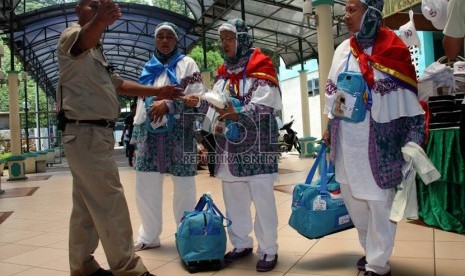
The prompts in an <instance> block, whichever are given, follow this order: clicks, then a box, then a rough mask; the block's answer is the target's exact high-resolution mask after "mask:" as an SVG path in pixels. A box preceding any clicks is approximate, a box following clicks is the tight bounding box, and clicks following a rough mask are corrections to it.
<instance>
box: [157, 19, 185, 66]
mask: <svg viewBox="0 0 465 276" xmlns="http://www.w3.org/2000/svg"><path fill="white" fill-rule="evenodd" d="M161 30H170V31H171V32H172V33H173V34H174V35H175V36H176V43H175V44H174V46H173V49H171V51H170V52H169V53H167V54H164V53H162V52H160V51H158V49H157V47H155V53H154V54H155V57H156V58H157V59H158V60H159V61H160V62H161V63H163V64H166V63H168V62H169V61H170V59H171V58H172V57H173V56H174V55H176V54H177V53H178V43H179V31H178V27H177V26H176V25H174V24H173V23H170V22H162V23H160V24H158V25H157V27H156V28H155V39H157V34H158V32H159V31H161Z"/></svg>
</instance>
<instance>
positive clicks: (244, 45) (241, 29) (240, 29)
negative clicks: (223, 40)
mask: <svg viewBox="0 0 465 276" xmlns="http://www.w3.org/2000/svg"><path fill="white" fill-rule="evenodd" d="M222 31H231V32H234V33H235V34H236V38H237V44H236V56H235V57H233V58H229V57H228V56H226V55H225V54H224V53H223V59H224V60H225V62H226V64H227V65H235V64H237V63H238V62H239V60H240V59H242V58H244V57H249V56H250V54H251V53H252V51H251V50H250V49H251V48H252V46H253V41H252V37H251V36H250V35H249V33H248V28H247V24H245V22H244V21H243V20H241V19H237V18H236V19H231V20H228V21H226V22H225V23H223V24H222V25H221V26H220V27H219V28H218V33H221V32H222Z"/></svg>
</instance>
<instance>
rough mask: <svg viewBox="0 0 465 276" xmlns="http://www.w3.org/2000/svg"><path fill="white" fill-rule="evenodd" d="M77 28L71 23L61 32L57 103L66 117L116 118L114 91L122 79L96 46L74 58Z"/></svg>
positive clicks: (74, 118)
mask: <svg viewBox="0 0 465 276" xmlns="http://www.w3.org/2000/svg"><path fill="white" fill-rule="evenodd" d="M80 31H81V26H79V25H78V24H75V23H74V24H73V25H72V26H71V27H69V28H68V29H66V30H65V31H64V32H63V33H62V34H61V37H60V41H59V43H58V47H57V53H58V64H59V68H60V79H59V82H58V87H57V104H58V105H60V104H62V108H63V110H64V111H65V114H66V117H67V118H68V119H73V120H100V119H105V120H116V118H118V115H119V113H120V105H119V101H118V98H117V95H116V91H115V90H116V88H117V87H119V86H120V85H121V84H122V83H123V79H122V78H121V77H120V76H119V75H118V74H116V73H111V72H109V71H108V70H107V69H106V68H105V67H106V66H107V65H108V63H107V62H106V59H105V57H104V55H103V53H102V51H101V50H100V49H99V47H95V48H92V49H90V50H87V51H85V52H83V53H82V54H80V55H79V56H76V57H75V56H73V55H72V54H71V48H72V46H73V45H74V43H76V41H77V39H78V36H79V32H80ZM61 97H63V102H62V103H61V100H60V99H61Z"/></svg>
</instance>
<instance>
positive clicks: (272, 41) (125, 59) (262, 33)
mask: <svg viewBox="0 0 465 276" xmlns="http://www.w3.org/2000/svg"><path fill="white" fill-rule="evenodd" d="M1 1H5V0H0V2H1ZM8 1H13V2H15V3H16V4H17V2H18V1H19V0H6V2H8ZM307 1H310V0H307ZM184 2H185V4H186V6H187V7H188V9H189V10H190V12H191V14H193V17H194V19H191V18H188V17H187V16H184V15H180V14H177V13H174V12H171V11H168V10H165V9H161V8H157V7H153V6H147V5H140V4H132V3H118V4H119V5H120V7H121V9H122V12H123V16H122V17H121V18H120V19H119V20H117V22H115V23H114V24H113V25H111V26H110V27H109V29H108V30H107V31H106V32H105V34H104V37H103V43H104V52H105V54H106V55H107V57H108V59H109V62H111V63H112V64H114V65H116V66H117V70H118V72H119V73H120V74H121V75H122V76H123V77H124V78H127V79H130V80H135V81H137V79H138V76H139V74H140V72H141V70H142V68H143V66H144V64H145V62H146V61H147V60H148V59H149V58H150V56H151V55H152V53H153V50H154V38H153V31H154V29H155V26H156V25H157V24H158V23H160V22H162V21H170V22H173V23H174V24H176V25H177V26H178V27H179V30H180V43H179V46H180V49H181V51H183V52H185V53H186V52H188V51H190V50H191V49H192V48H193V47H194V46H195V45H196V44H197V43H200V42H201V39H203V38H209V39H214V40H216V39H218V38H219V36H218V33H217V29H218V27H219V26H220V25H221V24H222V23H224V22H225V21H227V20H229V19H232V18H245V21H246V23H247V25H248V26H249V27H250V33H251V34H252V35H253V38H254V44H255V46H256V47H260V48H267V49H269V50H271V51H272V52H274V53H276V54H278V55H279V56H280V57H281V58H282V59H283V60H284V62H285V64H286V66H288V67H290V66H293V65H296V64H299V63H303V61H305V60H308V59H312V58H318V51H317V48H318V47H317V36H316V25H315V24H316V21H315V20H314V19H310V20H309V19H308V18H305V17H304V15H303V13H302V5H303V2H304V1H303V0H281V1H279V0H271V1H270V0H215V1H214V0H185V1H184ZM4 3H5V2H4ZM345 3H346V0H334V4H333V9H332V10H333V32H332V33H331V34H328V35H332V36H333V37H334V39H335V45H339V44H340V43H341V42H342V41H343V40H344V39H345V38H347V37H348V32H347V28H346V26H345V24H344V22H343V20H342V16H343V15H344V8H345ZM74 7H75V3H68V4H60V5H55V6H51V7H47V8H42V9H38V10H35V11H32V12H27V13H24V14H20V15H15V16H14V22H13V23H12V24H8V20H6V21H1V20H0V31H3V32H4V33H7V34H8V33H9V32H11V26H10V25H13V37H14V39H13V41H14V43H13V51H14V53H15V55H16V56H17V57H18V58H19V59H20V60H21V62H23V64H24V65H25V68H26V70H27V71H28V73H29V75H30V76H32V77H33V78H34V79H35V80H36V81H37V82H38V84H39V86H40V87H41V88H43V89H44V90H45V91H46V93H47V95H49V96H51V97H52V98H55V89H56V85H57V81H58V65H57V57H56V45H57V42H58V39H59V36H60V34H61V32H62V31H63V30H64V29H65V28H66V27H68V26H69V25H70V24H71V23H73V22H77V17H76V14H75V11H74ZM7 11H8V9H6V8H5V7H4V8H3V10H2V12H3V13H4V15H5V14H8V12H7ZM0 19H1V18H0ZM9 40H10V35H8V38H7V41H6V43H7V44H8V43H10V41H9Z"/></svg>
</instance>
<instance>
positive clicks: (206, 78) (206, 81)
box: [200, 69, 212, 89]
mask: <svg viewBox="0 0 465 276" xmlns="http://www.w3.org/2000/svg"><path fill="white" fill-rule="evenodd" d="M200 74H202V81H203V85H204V86H205V87H206V88H208V89H211V88H212V82H211V72H210V70H208V69H203V70H202V72H201V73H200Z"/></svg>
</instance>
